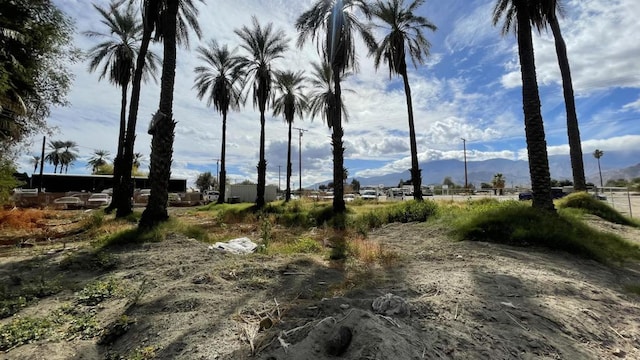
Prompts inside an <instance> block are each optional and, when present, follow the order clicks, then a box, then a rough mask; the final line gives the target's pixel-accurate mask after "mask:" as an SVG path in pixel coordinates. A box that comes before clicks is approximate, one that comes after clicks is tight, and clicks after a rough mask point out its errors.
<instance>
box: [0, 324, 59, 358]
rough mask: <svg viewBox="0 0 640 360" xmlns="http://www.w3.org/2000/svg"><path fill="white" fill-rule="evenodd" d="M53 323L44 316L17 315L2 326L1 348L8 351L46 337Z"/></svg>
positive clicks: (0, 335)
mask: <svg viewBox="0 0 640 360" xmlns="http://www.w3.org/2000/svg"><path fill="white" fill-rule="evenodd" d="M52 327H53V323H52V322H51V321H50V320H48V319H44V318H33V317H24V318H20V317H17V318H15V319H13V320H12V321H11V322H10V323H8V324H6V325H4V326H2V327H0V350H2V351H6V350H9V349H11V348H14V347H16V346H20V345H24V344H29V343H31V342H34V341H37V340H41V339H44V338H46V337H47V336H48V335H49V334H50V333H51V329H52Z"/></svg>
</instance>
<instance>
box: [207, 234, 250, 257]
mask: <svg viewBox="0 0 640 360" xmlns="http://www.w3.org/2000/svg"><path fill="white" fill-rule="evenodd" d="M257 247H258V244H256V243H254V242H253V241H251V240H250V239H249V238H247V237H241V238H237V239H233V240H229V241H227V242H217V243H215V244H213V245H211V246H209V250H220V251H226V252H230V253H233V254H249V253H252V252H254V251H256V248H257Z"/></svg>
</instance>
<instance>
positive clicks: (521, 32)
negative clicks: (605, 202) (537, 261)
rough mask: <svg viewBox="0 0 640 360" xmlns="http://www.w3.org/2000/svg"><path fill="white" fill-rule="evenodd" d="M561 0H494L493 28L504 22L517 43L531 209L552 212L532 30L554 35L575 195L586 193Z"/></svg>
mask: <svg viewBox="0 0 640 360" xmlns="http://www.w3.org/2000/svg"><path fill="white" fill-rule="evenodd" d="M561 11H562V6H561V2H560V0H497V2H496V5H495V7H494V11H493V23H494V25H495V24H497V23H498V22H500V20H501V19H504V22H503V26H502V32H503V34H506V33H508V32H509V31H511V30H515V32H516V35H517V39H518V55H519V59H520V73H521V76H522V103H523V111H524V124H525V135H526V141H527V151H528V155H529V174H530V177H531V188H532V191H533V206H534V207H536V208H540V209H545V210H549V211H555V207H554V205H553V197H552V195H551V175H550V172H549V159H548V154H547V143H546V140H545V132H544V123H543V120H542V114H541V111H540V106H541V104H540V95H539V92H538V83H537V80H536V67H535V57H534V49H533V39H532V35H531V32H532V26H533V27H535V28H536V29H537V30H538V31H539V32H540V31H541V30H542V29H545V28H546V27H547V26H550V27H551V29H552V32H553V36H554V40H555V45H556V54H557V57H558V64H559V67H560V72H561V76H562V85H563V93H564V99H565V108H566V112H567V135H568V138H569V148H570V158H571V167H572V169H573V183H574V188H575V190H577V191H585V190H586V181H585V175H584V165H583V159H582V148H581V141H580V132H579V129H578V119H577V115H576V109H575V102H574V98H573V85H572V81H571V71H570V68H569V61H568V59H567V51H566V46H565V43H564V39H563V38H562V33H561V32H560V26H559V24H558V18H557V14H558V13H560V14H561Z"/></svg>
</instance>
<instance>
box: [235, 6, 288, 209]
mask: <svg viewBox="0 0 640 360" xmlns="http://www.w3.org/2000/svg"><path fill="white" fill-rule="evenodd" d="M251 21H252V25H253V27H252V28H249V27H247V26H243V27H242V28H240V29H236V30H235V31H234V32H235V33H236V35H238V36H239V37H240V41H241V42H240V47H241V48H242V49H244V50H245V51H246V52H247V53H248V54H247V56H246V57H243V58H242V60H241V64H242V65H241V66H242V67H243V68H244V70H245V71H246V72H247V78H248V81H247V85H248V84H251V85H253V105H254V106H256V105H257V106H258V110H259V111H260V160H259V161H258V194H257V198H256V207H257V208H258V209H262V208H263V207H264V205H265V200H264V191H265V185H266V176H267V160H266V159H265V153H264V151H265V144H264V142H265V134H264V128H265V116H264V113H265V111H266V110H267V100H268V99H269V97H270V96H271V84H272V82H273V77H274V70H272V69H271V66H272V64H273V62H274V61H275V60H276V59H278V58H281V57H282V56H283V54H284V52H285V51H286V50H287V49H288V48H289V45H288V44H287V42H288V39H287V38H286V37H285V33H284V30H282V29H278V30H275V29H274V28H273V24H272V23H269V24H267V26H261V25H260V23H258V19H257V18H256V17H255V16H254V17H252V20H251Z"/></svg>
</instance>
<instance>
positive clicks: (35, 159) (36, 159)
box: [29, 155, 40, 174]
mask: <svg viewBox="0 0 640 360" xmlns="http://www.w3.org/2000/svg"><path fill="white" fill-rule="evenodd" d="M29 162H30V163H31V164H32V165H33V173H34V174H35V173H36V171H37V170H38V165H40V155H33V156H31V159H29Z"/></svg>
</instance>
